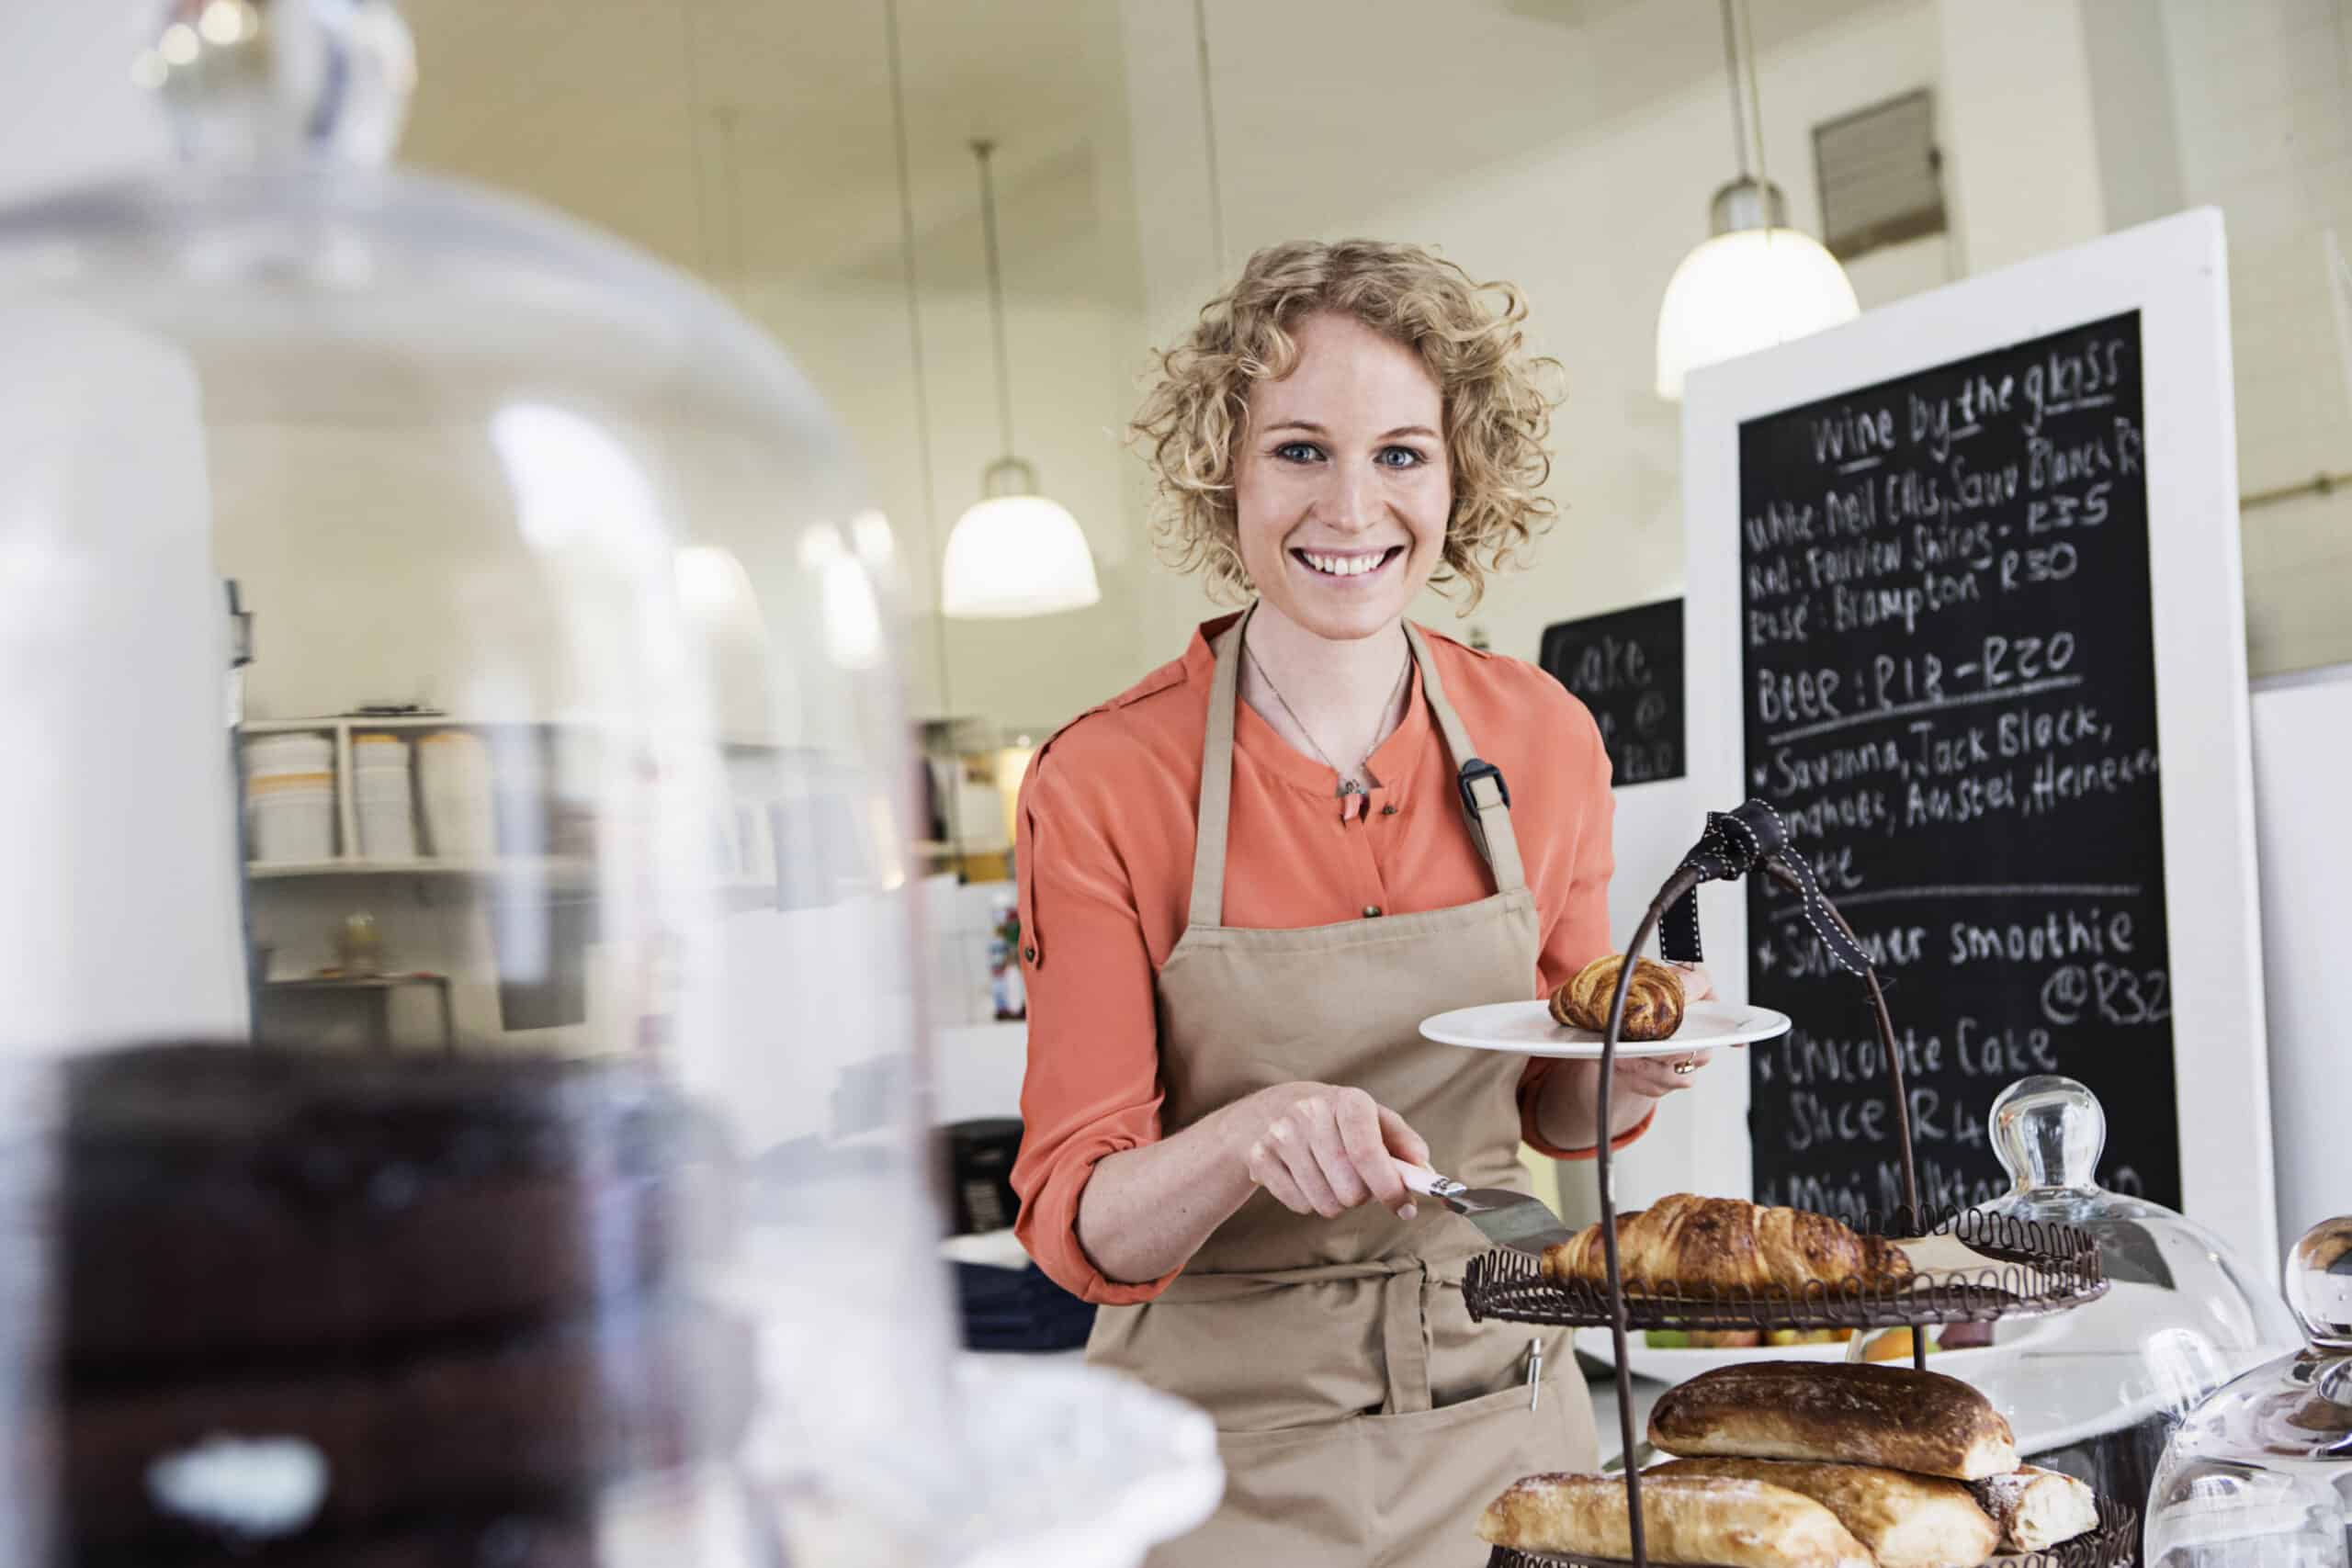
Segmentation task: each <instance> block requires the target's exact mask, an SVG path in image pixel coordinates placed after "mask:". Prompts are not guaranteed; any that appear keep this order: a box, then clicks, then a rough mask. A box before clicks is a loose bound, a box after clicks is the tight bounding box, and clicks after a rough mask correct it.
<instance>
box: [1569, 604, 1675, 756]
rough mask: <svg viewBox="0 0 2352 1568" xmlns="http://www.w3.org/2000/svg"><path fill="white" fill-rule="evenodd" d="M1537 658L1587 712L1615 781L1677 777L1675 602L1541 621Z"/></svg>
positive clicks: (1637, 605) (1641, 605)
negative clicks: (1597, 728) (1541, 640)
mask: <svg viewBox="0 0 2352 1568" xmlns="http://www.w3.org/2000/svg"><path fill="white" fill-rule="evenodd" d="M1542 662H1543V665H1544V669H1545V670H1546V671H1549V672H1550V674H1551V675H1552V677H1553V679H1555V680H1556V681H1558V682H1560V684H1562V685H1563V686H1566V688H1567V689H1568V690H1569V691H1571V692H1573V693H1575V694H1577V698H1578V699H1579V700H1580V701H1582V702H1583V704H1584V705H1585V706H1586V707H1588V708H1590V709H1591V710H1592V716H1593V719H1594V721H1595V722H1596V723H1598V724H1599V725H1600V740H1601V744H1602V745H1604V746H1606V747H1607V748H1608V749H1609V763H1610V768H1611V774H1612V777H1613V780H1614V782H1615V783H1617V784H1621V785H1622V784H1657V783H1658V782H1659V781H1661V780H1664V779H1679V778H1680V777H1681V776H1682V774H1683V772H1684V769H1685V767H1686V765H1687V757H1686V752H1685V748H1684V745H1683V696H1682V601H1681V600H1679V599H1661V600H1659V601H1658V602H1657V604H1636V605H1634V607H1633V608H1632V609H1630V610H1614V611H1611V612H1610V613H1609V614H1608V615H1587V616H1585V617H1584V618H1583V619H1582V620H1576V621H1562V622H1560V623H1558V624H1557V625H1556V626H1546V627H1544V651H1543V655H1542Z"/></svg>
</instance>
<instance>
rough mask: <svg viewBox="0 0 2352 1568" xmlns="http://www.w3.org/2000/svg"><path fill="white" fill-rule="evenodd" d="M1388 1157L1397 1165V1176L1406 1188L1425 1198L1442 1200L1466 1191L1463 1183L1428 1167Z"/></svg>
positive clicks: (1393, 1156)
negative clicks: (1451, 1194)
mask: <svg viewBox="0 0 2352 1568" xmlns="http://www.w3.org/2000/svg"><path fill="white" fill-rule="evenodd" d="M1388 1157H1389V1158H1390V1159H1391V1160H1392V1161H1394V1162H1395V1163H1396V1166H1397V1176H1398V1178H1399V1179H1402V1180H1403V1181H1404V1183H1405V1186H1406V1188H1407V1189H1408V1190H1411V1191H1414V1192H1419V1194H1421V1196H1423V1197H1424V1198H1442V1197H1444V1196H1445V1195H1446V1194H1447V1193H1449V1192H1460V1191H1463V1190H1464V1187H1463V1185H1462V1183H1460V1182H1459V1181H1454V1180H1451V1179H1448V1178H1446V1177H1442V1176H1440V1175H1439V1174H1438V1173H1437V1172H1436V1171H1434V1170H1431V1169H1430V1168H1429V1167H1428V1166H1425V1165H1414V1164H1412V1163H1411V1162H1410V1161H1408V1160H1401V1159H1397V1156H1395V1155H1390V1156H1388Z"/></svg>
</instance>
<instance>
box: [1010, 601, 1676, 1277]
mask: <svg viewBox="0 0 2352 1568" xmlns="http://www.w3.org/2000/svg"><path fill="white" fill-rule="evenodd" d="M1232 619H1233V617H1231V616H1227V617H1224V618H1222V619H1219V620H1216V621H1212V622H1209V623H1208V624H1207V625H1205V626H1203V627H1201V629H1200V632H1199V633H1198V635H1196V636H1195V637H1193V641H1192V645H1191V646H1190V647H1189V648H1187V649H1185V652H1184V656H1183V658H1182V659H1180V660H1176V661H1175V662H1173V663H1171V664H1167V665H1163V666H1162V667H1161V668H1159V670H1156V671H1152V673H1151V674H1149V675H1148V676H1146V677H1144V679H1143V680H1142V681H1141V682H1137V683H1136V685H1135V686H1133V687H1132V688H1130V689H1129V690H1128V691H1126V692H1125V693H1124V694H1121V695H1119V696H1117V697H1114V699H1112V700H1111V701H1110V702H1109V703H1107V704H1105V705H1103V706H1102V707H1099V708H1095V709H1093V710H1092V711H1091V712H1090V713H1088V714H1086V715H1084V716H1080V718H1079V719H1077V720H1076V721H1074V722H1072V723H1071V724H1070V725H1069V726H1068V727H1067V728H1064V729H1063V730H1062V731H1061V732H1060V733H1059V734H1057V735H1056V736H1055V737H1054V738H1053V739H1052V740H1051V741H1049V742H1047V744H1046V746H1045V748H1043V749H1042V750H1039V751H1038V753H1037V755H1036V757H1035V760H1033V761H1031V763H1030V765H1029V773H1028V776H1027V778H1026V779H1025V780H1024V781H1023V784H1022V789H1021V805H1020V823H1019V834H1018V843H1017V862H1016V863H1017V866H1018V869H1019V874H1020V898H1021V932H1022V944H1023V969H1024V974H1023V978H1024V979H1025V980H1026V981H1027V983H1028V993H1029V1070H1028V1076H1027V1077H1026V1079H1025V1080H1024V1082H1023V1086H1022V1093H1021V1115H1022V1121H1023V1129H1024V1130H1023V1137H1022V1143H1021V1156H1020V1159H1019V1160H1018V1162H1017V1163H1016V1164H1015V1165H1014V1167H1013V1170H1012V1185H1013V1189H1014V1190H1015V1191H1017V1192H1018V1193H1019V1194H1020V1196H1021V1216H1020V1219H1019V1221H1018V1222H1017V1224H1016V1225H1015V1229H1016V1231H1017V1233H1018V1234H1019V1235H1020V1238H1021V1242H1022V1245H1023V1246H1024V1247H1027V1248H1028V1251H1029V1255H1030V1256H1031V1257H1032V1258H1035V1259H1036V1260H1037V1264H1038V1266H1039V1267H1040V1268H1042V1269H1044V1270H1045V1271H1046V1273H1047V1274H1048V1275H1050V1276H1051V1277H1052V1278H1053V1279H1055V1280H1057V1281H1059V1282H1060V1283H1061V1284H1062V1285H1063V1286H1064V1287H1066V1288H1068V1289H1069V1290H1070V1291H1073V1292H1077V1293H1078V1294H1079V1295H1080V1296H1082V1297H1084V1298H1085V1299H1086V1300H1088V1301H1091V1302H1101V1303H1130V1302H1141V1301H1148V1300H1149V1299H1150V1298H1151V1297H1153V1296H1155V1295H1157V1294H1158V1293H1159V1292H1160V1291H1161V1290H1162V1289H1164V1288H1165V1287H1166V1285H1167V1283H1168V1280H1167V1279H1162V1280H1153V1281H1150V1282H1148V1283H1143V1284H1123V1283H1119V1282H1117V1281H1114V1280H1107V1279H1105V1278H1104V1277H1103V1273H1102V1271H1101V1270H1100V1269H1096V1268H1095V1267H1094V1264H1093V1263H1092V1261H1091V1259H1089V1258H1088V1257H1087V1256H1086V1253H1085V1250H1084V1249H1083V1248H1082V1247H1080V1245H1079V1241H1078V1229H1077V1225H1078V1204H1079V1195H1080V1192H1081V1191H1082V1190H1084V1188H1085V1186H1086V1182H1087V1179H1088V1178H1089V1177H1090V1176H1091V1175H1092V1173H1093V1170H1094V1166H1095V1163H1096V1162H1097V1161H1098V1160H1100V1159H1102V1158H1103V1156H1105V1155H1111V1154H1116V1153H1118V1152H1120V1151H1122V1150H1125V1149H1132V1148H1135V1147H1137V1146H1138V1145H1144V1144H1148V1143H1151V1142H1154V1141H1155V1140H1157V1139H1158V1138H1159V1135H1160V1126H1159V1105H1160V1088H1159V1029H1158V1023H1157V999H1156V994H1155V989H1154V984H1153V982H1154V977H1155V976H1157V974H1158V973H1159V965H1160V964H1163V963H1165V962H1166V961H1167V958H1168V955H1169V953H1170V952H1172V951H1173V950H1174V948H1175V946H1176V941H1177V939H1178V938H1179V937H1180V936H1182V934H1183V931H1184V926H1185V923H1186V916H1187V911H1188V910H1189V908H1190V907H1191V903H1192V883H1193V838H1194V833H1193V823H1194V818H1195V814H1196V811H1197V808H1198V805H1199V800H1200V784H1201V749H1202V742H1203V739H1204V737H1205V735H1206V733H1207V728H1208V703H1209V685H1210V681H1211V679H1212V677H1213V675H1214V672H1215V667H1216V660H1215V657H1214V656H1213V655H1212V654H1211V652H1210V643H1211V640H1212V639H1213V638H1215V637H1216V636H1218V635H1219V634H1220V633H1222V632H1223V631H1224V630H1225V628H1226V627H1227V626H1229V625H1231V624H1232ZM1423 630H1424V635H1425V637H1427V640H1428V644H1429V648H1430V658H1431V659H1433V660H1435V661H1436V664H1437V669H1438V673H1439V675H1440V677H1441V678H1442V680H1443V681H1444V682H1445V690H1446V694H1447V695H1449V696H1450V697H1452V698H1453V705H1454V708H1455V710H1456V711H1457V712H1458V713H1459V714H1460V715H1461V716H1462V722H1463V725H1464V728H1466V729H1467V730H1468V731H1469V733H1470V738H1471V741H1472V744H1474V745H1475V746H1476V748H1477V749H1478V753H1479V755H1480V756H1482V757H1484V758H1485V759H1486V760H1487V761H1490V762H1492V763H1494V764H1495V765H1496V766H1497V767H1498V768H1500V769H1501V770H1502V773H1503V776H1504V778H1505V780H1506V782H1507V783H1508V784H1509V786H1510V795H1511V812H1510V817H1511V828H1512V830H1513V832H1514V833H1515V834H1516V836H1517V837H1518V840H1519V847H1520V854H1521V858H1522V859H1523V861H1524V862H1525V863H1526V868H1527V885H1528V886H1529V887H1531V888H1532V889H1533V890H1534V894H1535V902H1536V907H1537V908H1538V910H1539V911H1540V913H1541V917H1542V920H1543V932H1544V947H1543V952H1542V954H1541V956H1540V957H1539V959H1538V962H1537V967H1536V973H1535V974H1533V975H1531V976H1528V983H1529V986H1530V987H1531V989H1530V991H1529V993H1528V994H1529V995H1530V996H1544V995H1548V994H1549V992H1550V991H1551V989H1552V987H1555V986H1557V985H1558V984H1560V983H1561V982H1562V981H1564V980H1566V979H1567V978H1568V976H1572V975H1574V974H1575V973H1576V972H1577V970H1578V969H1579V968H1581V967H1583V966H1584V965H1585V964H1587V963H1589V962H1590V961H1591V960H1592V959H1594V958H1597V957H1599V956H1600V955H1601V954H1603V953H1608V952H1610V951H1611V942H1610V934H1609V897H1608V895H1609V874H1610V871H1611V865H1612V860H1611V850H1610V838H1609V833H1610V818H1611V799H1610V794H1609V757H1608V754H1607V752H1605V751H1604V750H1602V749H1601V744H1600V730H1599V729H1598V728H1596V727H1595V726H1594V724H1593V720H1592V716H1591V714H1589V712H1587V711H1586V709H1585V706H1584V705H1583V704H1582V703H1579V702H1578V701H1577V699H1576V698H1575V697H1573V696H1571V695H1569V694H1568V693H1567V691H1566V688H1564V687H1563V686H1561V684H1560V683H1559V682H1557V681H1555V680H1554V679H1553V678H1552V677H1551V676H1549V675H1547V674H1545V673H1544V672H1543V671H1541V670H1538V669H1536V668H1535V667H1534V666H1532V665H1530V664H1526V663H1523V662H1521V661H1520V660H1515V659H1504V658H1499V657H1496V656H1493V655H1489V654H1483V653H1478V652H1476V651H1474V650H1472V649H1468V648H1465V647H1464V646H1463V645H1462V644H1460V643H1458V642H1454V641H1453V640H1452V639H1450V638H1447V637H1441V636H1438V635H1437V634H1435V633H1430V632H1428V631H1427V628H1423ZM1371 761H1372V773H1373V775H1374V777H1375V778H1378V779H1380V780H1381V781H1382V785H1381V787H1380V788H1378V789H1375V790H1374V791H1373V792H1372V794H1371V795H1370V797H1369V800H1368V801H1367V800H1366V799H1364V798H1363V797H1356V798H1353V799H1351V800H1346V801H1342V800H1341V799H1340V798H1339V797H1337V796H1335V795H1334V794H1333V791H1334V790H1335V789H1336V787H1337V784H1338V780H1337V776H1336V775H1335V774H1334V773H1333V772H1332V770H1331V769H1329V767H1326V766H1325V765H1323V764H1322V763H1321V762H1318V761H1315V760H1313V759H1311V758H1308V757H1306V756H1304V755H1302V754H1301V753H1299V752H1298V751H1296V750H1293V749H1292V747H1291V746H1290V744H1289V743H1288V742H1287V741H1285V740H1283V739H1282V737H1281V736H1279V735H1278V734H1276V733H1275V731H1274V729H1273V728H1272V726H1271V725H1269V724H1268V723H1267V722H1266V721H1265V720H1264V719H1263V718H1261V717H1260V716H1258V714H1257V713H1256V712H1255V710H1253V709H1252V708H1251V707H1250V705H1249V704H1247V703H1246V702H1245V703H1242V704H1241V705H1240V706H1239V712H1238V714H1237V715H1236V717H1235V724H1234V764H1233V807H1232V817H1231V826H1230V829H1229V834H1230V837H1229V840H1228V844H1227V863H1228V865H1229V867H1230V869H1229V870H1228V871H1227V876H1226V888H1225V921H1226V923H1227V925H1232V926H1242V927H1249V928H1253V929H1259V930H1289V929H1294V928H1297V927H1302V926H1317V925H1333V924H1337V923H1340V922H1341V921H1345V920H1352V919H1366V918H1374V917H1377V916H1381V915H1388V914H1397V915H1402V914H1410V913H1414V912H1417V911H1419V910H1424V909H1442V908H1453V907H1454V906H1456V905H1461V904H1469V903H1475V902H1476V901H1477V900H1478V899H1480V898H1484V897H1487V896H1488V895H1490V894H1491V893H1493V891H1494V881H1493V877H1492V875H1491V874H1490V873H1489V872H1488V870H1487V863H1486V861H1485V860H1484V859H1483V858H1482V857H1481V856H1480V855H1479V853H1478V851H1477V847H1476V843H1475V842H1474V841H1473V840H1472V839H1471V836H1470V829H1469V826H1468V824H1467V823H1466V822H1465V821H1464V818H1463V813H1462V806H1461V798H1460V796H1459V795H1458V794H1457V793H1456V789H1455V784H1454V778H1455V773H1454V760H1453V759H1450V758H1449V757H1448V755H1447V752H1446V749H1445V740H1444V738H1443V737H1442V735H1440V734H1439V733H1438V729H1437V726H1436V723H1435V721H1434V720H1433V719H1432V718H1431V716H1430V710H1429V707H1428V705H1427V704H1425V703H1424V702H1422V701H1421V694H1420V677H1419V673H1418V672H1416V674H1415V675H1414V678H1413V689H1412V700H1411V702H1410V703H1409V704H1408V707H1407V709H1406V714H1405V719H1404V722H1403V723H1402V724H1401V725H1399V726H1398V728H1397V732H1396V733H1395V734H1394V735H1392V736H1390V737H1389V738H1388V739H1386V740H1385V741H1384V742H1382V743H1381V746H1380V749H1379V750H1377V751H1375V752H1374V753H1373V756H1372V760H1371ZM1556 1065H1557V1064H1555V1063H1554V1062H1550V1061H1543V1060H1532V1061H1530V1062H1529V1063H1528V1066H1527V1071H1526V1075H1525V1077H1523V1078H1522V1079H1521V1086H1520V1113H1521V1128H1522V1131H1523V1134H1524V1135H1525V1137H1526V1139H1527V1141H1528V1143H1529V1144H1531V1145H1533V1146H1534V1147H1536V1148H1537V1149H1539V1150H1541V1151H1543V1152H1544V1154H1547V1155H1549V1156H1553V1157H1554V1158H1555V1159H1574V1158H1580V1157H1586V1156H1589V1155H1590V1154H1591V1153H1592V1151H1591V1150H1590V1149H1579V1150H1569V1149H1560V1148H1555V1147H1554V1146H1552V1145H1550V1144H1549V1143H1547V1142H1546V1141H1545V1140H1544V1137H1543V1135H1542V1134H1541V1132H1540V1130H1539V1129H1538V1128H1537V1127H1536V1125H1535V1105H1536V1093H1535V1091H1536V1089H1537V1088H1538V1087H1539V1086H1540V1084H1541V1083H1542V1081H1543V1078H1544V1074H1545V1073H1547V1072H1548V1071H1550V1070H1551V1069H1552V1068H1553V1067H1554V1066H1556ZM1647 1125H1648V1123H1647V1122H1644V1123H1643V1124H1642V1126H1641V1127H1636V1128H1634V1130H1633V1131H1632V1132H1630V1133H1627V1134H1623V1135H1621V1136H1620V1137H1619V1139H1618V1140H1617V1141H1616V1143H1617V1145H1623V1144H1624V1143H1626V1142H1628V1141H1630V1140H1631V1139H1633V1138H1634V1137H1636V1136H1638V1135H1640V1134H1641V1132H1642V1131H1643V1129H1644V1128H1645V1127H1646V1126H1647ZM1168 1278H1169V1279H1172V1278H1174V1276H1173V1275H1172V1274H1171V1275H1170V1276H1169V1277H1168Z"/></svg>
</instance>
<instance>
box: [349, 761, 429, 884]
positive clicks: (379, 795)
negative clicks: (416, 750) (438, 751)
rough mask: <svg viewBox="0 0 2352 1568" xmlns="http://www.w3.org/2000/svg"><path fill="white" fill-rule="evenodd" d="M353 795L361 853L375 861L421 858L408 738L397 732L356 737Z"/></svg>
mask: <svg viewBox="0 0 2352 1568" xmlns="http://www.w3.org/2000/svg"><path fill="white" fill-rule="evenodd" d="M351 798H352V808H353V812H354V814H355V816H356V818H357V821H358V824H359V852H360V853H361V854H362V855H364V856H366V857H367V858H368V859H369V860H372V861H406V860H414V859H415V858H416V801H415V795H414V792H413V789H412V788H411V786H410V783H409V766H408V742H407V741H405V740H402V739H401V738H400V737H398V736H396V735H373V734H371V735H355V736H353V737H352V738H351Z"/></svg>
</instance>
